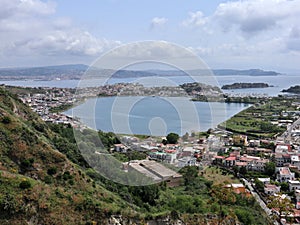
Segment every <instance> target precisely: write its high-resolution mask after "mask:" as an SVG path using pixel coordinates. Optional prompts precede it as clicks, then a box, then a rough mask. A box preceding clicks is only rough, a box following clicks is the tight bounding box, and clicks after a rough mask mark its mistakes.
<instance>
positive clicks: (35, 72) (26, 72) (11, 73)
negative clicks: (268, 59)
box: [0, 64, 279, 80]
mask: <svg viewBox="0 0 300 225" xmlns="http://www.w3.org/2000/svg"><path fill="white" fill-rule="evenodd" d="M88 69H89V76H88V77H89V78H93V77H107V76H111V75H112V74H113V77H115V78H126V77H151V76H185V75H187V74H186V73H185V72H184V71H179V70H140V71H137V70H118V71H114V70H111V69H99V68H95V67H89V66H87V65H83V64H74V65H58V66H44V67H31V68H2V69H0V79H2V80H5V79H6V80H8V79H46V80H52V79H56V78H60V79H81V77H82V75H83V74H84V73H85V72H86V71H87V70H88ZM187 72H188V73H189V74H191V75H194V76H197V75H198V76H199V75H201V76H202V75H208V74H211V73H212V72H213V74H214V75H216V76H226V75H240V76H244V75H248V76H249V75H250V76H276V75H279V73H277V72H274V71H264V70H260V69H249V70H232V69H218V70H212V71H208V70H191V71H187Z"/></svg>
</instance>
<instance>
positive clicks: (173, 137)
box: [167, 133, 179, 144]
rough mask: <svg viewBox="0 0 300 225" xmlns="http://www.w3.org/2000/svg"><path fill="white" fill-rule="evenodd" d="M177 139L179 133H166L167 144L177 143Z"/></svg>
mask: <svg viewBox="0 0 300 225" xmlns="http://www.w3.org/2000/svg"><path fill="white" fill-rule="evenodd" d="M178 139H179V135H178V134H175V133H169V134H168V135H167V142H168V144H177V142H178Z"/></svg>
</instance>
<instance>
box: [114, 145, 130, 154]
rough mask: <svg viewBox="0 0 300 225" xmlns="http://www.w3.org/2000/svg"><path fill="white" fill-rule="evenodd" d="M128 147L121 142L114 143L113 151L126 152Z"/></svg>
mask: <svg viewBox="0 0 300 225" xmlns="http://www.w3.org/2000/svg"><path fill="white" fill-rule="evenodd" d="M127 150H128V148H127V147H126V146H125V145H123V144H114V151H116V152H122V153H126V152H127Z"/></svg>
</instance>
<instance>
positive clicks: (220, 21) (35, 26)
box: [0, 0, 300, 72]
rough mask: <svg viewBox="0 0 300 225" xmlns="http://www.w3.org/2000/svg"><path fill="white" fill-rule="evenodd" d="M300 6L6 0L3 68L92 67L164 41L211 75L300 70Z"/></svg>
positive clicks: (296, 0)
mask: <svg viewBox="0 0 300 225" xmlns="http://www.w3.org/2000/svg"><path fill="white" fill-rule="evenodd" d="M298 21H300V0H240V1H234V0H232V1H221V0H209V1H208V0H197V1H196V0H194V1H191V0H187V1H183V0H164V1H158V0H151V1H141V0H89V1H68V0H53V1H44V0H0V67H2V68H4V67H32V66H45V65H61V64H77V63H82V64H87V65H90V64H91V63H92V62H94V61H95V60H96V59H97V58H98V57H99V56H101V55H102V54H104V53H106V52H107V51H109V50H111V49H113V48H115V47H118V46H120V45H124V44H128V43H132V42H137V41H144V40H163V41H167V42H172V43H175V44H177V45H180V46H183V47H185V48H188V49H189V50H191V51H193V52H194V53H195V54H197V55H198V56H199V57H200V58H201V59H202V60H203V61H204V62H205V63H206V64H207V65H208V66H209V67H210V68H214V69H220V68H232V69H249V68H260V69H265V70H276V71H279V72H296V71H300V68H299V62H300V24H299V22H298Z"/></svg>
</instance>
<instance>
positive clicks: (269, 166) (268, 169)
mask: <svg viewBox="0 0 300 225" xmlns="http://www.w3.org/2000/svg"><path fill="white" fill-rule="evenodd" d="M275 167H276V166H275V163H273V162H268V163H266V165H265V174H267V175H268V176H273V175H274V173H275Z"/></svg>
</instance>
